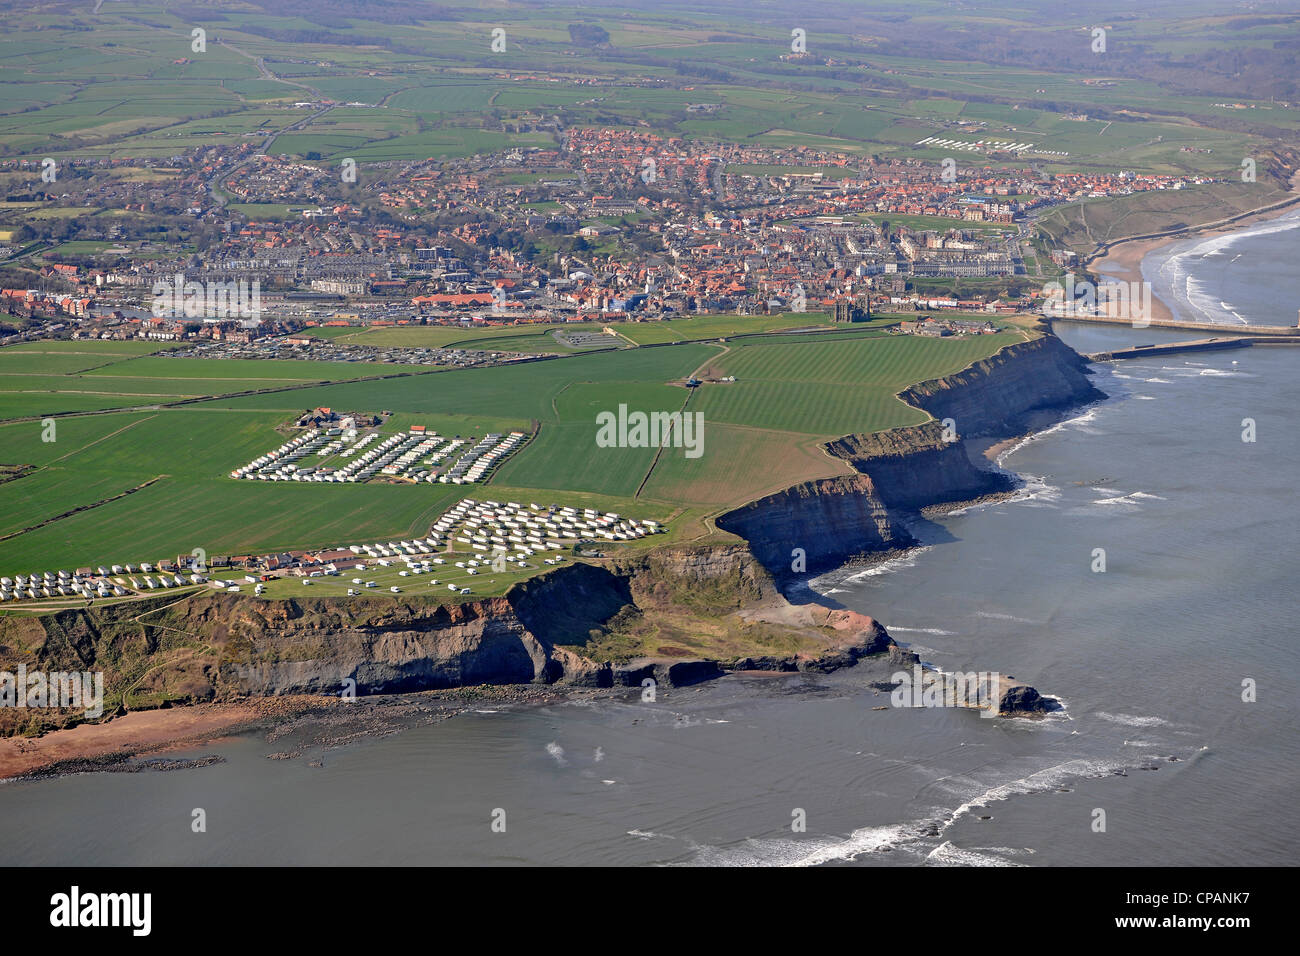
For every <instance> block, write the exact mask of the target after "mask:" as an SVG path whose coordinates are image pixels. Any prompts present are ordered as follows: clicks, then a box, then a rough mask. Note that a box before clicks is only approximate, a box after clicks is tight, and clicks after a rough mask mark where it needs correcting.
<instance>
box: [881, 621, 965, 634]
mask: <svg viewBox="0 0 1300 956" xmlns="http://www.w3.org/2000/svg"><path fill="white" fill-rule="evenodd" d="M888 630H889V631H890V632H891V633H892V632H894V631H901V632H902V633H904V634H938V635H939V636H941V637H951V636H952V635H953V634H955V633H956V631H945V630H944V629H943V628H941V627H903V626H901V625H898V624H891V625H890V626H889V628H888Z"/></svg>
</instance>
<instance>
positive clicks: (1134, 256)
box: [1084, 173, 1300, 322]
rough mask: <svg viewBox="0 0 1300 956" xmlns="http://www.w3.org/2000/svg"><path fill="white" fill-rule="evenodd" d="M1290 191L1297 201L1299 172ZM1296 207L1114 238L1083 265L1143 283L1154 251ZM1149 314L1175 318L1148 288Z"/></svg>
mask: <svg viewBox="0 0 1300 956" xmlns="http://www.w3.org/2000/svg"><path fill="white" fill-rule="evenodd" d="M1290 193H1291V196H1292V197H1293V199H1295V200H1300V173H1297V174H1296V175H1295V176H1294V177H1292V179H1291V190H1290ZM1297 208H1300V203H1297V202H1294V201H1293V202H1292V204H1291V205H1289V206H1284V207H1282V208H1281V209H1270V210H1267V211H1265V212H1256V213H1250V214H1249V215H1246V216H1243V217H1242V218H1240V219H1236V220H1234V221H1233V222H1230V223H1220V224H1218V225H1212V226H1209V227H1192V228H1189V229H1185V230H1183V231H1182V232H1180V233H1178V234H1177V235H1172V236H1161V237H1159V238H1156V239H1116V240H1114V241H1113V242H1111V244H1110V245H1109V246H1108V247H1107V249H1106V251H1105V252H1103V253H1101V254H1100V255H1093V256H1090V257H1089V258H1088V259H1086V260H1085V261H1084V266H1085V268H1087V269H1089V270H1090V271H1093V272H1097V273H1098V274H1100V275H1103V276H1106V277H1107V278H1110V279H1115V280H1118V281H1121V282H1128V283H1141V282H1145V281H1146V280H1145V277H1144V276H1143V274H1142V263H1143V262H1144V261H1145V259H1146V257H1147V256H1148V255H1150V254H1151V253H1153V252H1158V251H1159V250H1161V249H1164V248H1166V247H1168V246H1171V245H1173V244H1174V243H1177V242H1185V241H1187V240H1188V239H1207V238H1210V237H1212V236H1222V235H1226V234H1228V233H1232V232H1239V231H1241V230H1242V229H1246V228H1249V227H1251V226H1256V225H1259V224H1260V223H1265V222H1271V221H1272V220H1274V219H1279V218H1281V217H1282V216H1285V215H1287V214H1288V213H1291V212H1294V211H1295V210H1296V209H1297ZM1150 317H1151V318H1152V319H1156V320H1158V321H1165V322H1174V321H1177V318H1176V317H1175V316H1174V313H1173V310H1172V309H1171V308H1170V307H1169V305H1168V303H1166V302H1165V301H1164V300H1163V299H1161V298H1160V296H1159V295H1157V294H1156V291H1155V289H1152V291H1151V316H1150Z"/></svg>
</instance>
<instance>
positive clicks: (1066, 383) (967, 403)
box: [899, 335, 1106, 438]
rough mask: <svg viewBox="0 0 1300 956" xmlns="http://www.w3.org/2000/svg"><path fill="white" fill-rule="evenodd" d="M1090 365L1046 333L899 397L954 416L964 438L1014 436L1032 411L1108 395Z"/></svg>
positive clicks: (938, 415)
mask: <svg viewBox="0 0 1300 956" xmlns="http://www.w3.org/2000/svg"><path fill="white" fill-rule="evenodd" d="M1087 367H1088V362H1087V360H1086V359H1085V358H1083V356H1081V355H1079V353H1077V352H1075V351H1074V350H1073V349H1071V348H1070V347H1069V346H1068V345H1066V344H1065V343H1064V342H1062V341H1061V340H1060V339H1058V338H1057V337H1056V336H1055V335H1043V336H1041V337H1039V338H1037V339H1034V340H1033V341H1031V342H1024V343H1021V344H1019V345H1011V346H1008V347H1007V348H1005V349H1003V350H1002V351H1000V352H998V353H997V354H996V355H993V356H991V357H990V358H987V359H984V360H983V361H980V362H976V363H975V364H974V365H971V366H970V367H969V368H967V369H964V370H963V371H961V372H958V373H957V374H956V375H949V376H946V377H944V378H939V379H934V380H932V381H928V382H922V383H921V384H919V385H914V386H912V387H911V388H909V389H907V390H906V391H903V392H900V393H899V397H900V398H902V399H903V401H905V402H907V403H909V404H911V405H915V406H916V407H918V408H923V409H925V411H927V412H929V413H930V414H931V415H933V416H934V417H935V418H936V419H940V420H942V419H945V418H951V419H952V420H953V421H954V422H956V425H957V431H958V433H959V434H961V435H962V436H963V437H965V438H975V437H977V436H981V435H1010V434H1014V433H1015V432H1016V431H1018V430H1019V429H1021V428H1022V427H1023V426H1024V424H1025V421H1026V416H1027V415H1028V414H1029V413H1030V412H1033V411H1038V410H1041V409H1050V408H1068V407H1070V406H1072V405H1081V404H1084V403H1086V402H1092V401H1096V400H1098V399H1101V398H1105V397H1106V396H1105V395H1104V394H1103V393H1102V392H1101V391H1099V390H1098V389H1097V388H1096V387H1095V386H1094V385H1093V384H1092V382H1091V381H1090V380H1089V378H1088V373H1087V372H1086V369H1087Z"/></svg>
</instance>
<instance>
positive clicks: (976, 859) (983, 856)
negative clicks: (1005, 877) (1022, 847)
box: [925, 840, 1025, 866]
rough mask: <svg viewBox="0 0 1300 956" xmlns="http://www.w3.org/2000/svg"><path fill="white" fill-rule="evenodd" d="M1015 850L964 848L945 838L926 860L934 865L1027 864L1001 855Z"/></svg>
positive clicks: (1004, 848)
mask: <svg viewBox="0 0 1300 956" xmlns="http://www.w3.org/2000/svg"><path fill="white" fill-rule="evenodd" d="M994 851H998V852H994ZM1013 852H1016V851H1014V850H1011V849H1010V848H1009V847H986V848H982V849H963V848H962V847H959V846H955V845H954V844H953V843H952V842H951V841H949V840H945V841H944V842H942V843H940V844H939V845H938V846H937V847H935V848H934V849H933V850H931V851H930V854H929V856H927V857H926V858H925V862H926V863H927V864H930V865H933V866H1025V864H1024V863H1016V862H1014V861H1013V860H1008V859H1007V858H1006V857H1004V856H1001V855H1000V853H1013ZM1022 852H1023V851H1022Z"/></svg>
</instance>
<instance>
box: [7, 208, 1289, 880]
mask: <svg viewBox="0 0 1300 956" xmlns="http://www.w3.org/2000/svg"><path fill="white" fill-rule="evenodd" d="M1297 227H1300V218H1298V217H1297V216H1294V215H1293V216H1288V217H1284V218H1283V219H1280V220H1276V221H1274V222H1273V223H1266V224H1264V225H1261V226H1252V227H1249V228H1247V229H1244V230H1242V231H1241V232H1240V233H1238V234H1234V235H1228V236H1221V237H1214V238H1213V239H1204V240H1195V241H1192V242H1190V243H1180V244H1179V245H1178V246H1173V247H1168V248H1166V249H1164V250H1161V251H1160V252H1159V253H1157V254H1156V255H1155V256H1154V257H1152V259H1151V261H1149V262H1148V263H1147V264H1146V266H1147V270H1148V277H1149V278H1150V280H1151V281H1153V282H1155V283H1156V284H1157V294H1159V295H1161V296H1162V297H1167V301H1168V300H1173V301H1174V302H1177V303H1181V305H1180V306H1179V308H1180V309H1181V310H1185V309H1187V308H1193V309H1195V311H1196V317H1197V318H1199V319H1204V318H1206V317H1209V318H1212V320H1213V321H1217V322H1223V323H1230V324H1241V323H1242V322H1243V321H1244V322H1247V323H1257V324H1290V322H1292V321H1294V319H1295V315H1296V309H1297V307H1298V306H1300V271H1297V270H1295V269H1293V268H1290V267H1289V265H1288V263H1287V258H1288V255H1289V254H1288V253H1287V252H1286V249H1287V248H1293V247H1292V246H1291V243H1292V242H1293V241H1294V232H1293V230H1294V229H1295V228H1297ZM1180 297H1183V298H1180ZM1057 331H1058V333H1059V334H1060V335H1061V337H1062V338H1063V339H1064V340H1065V341H1066V342H1067V343H1068V344H1070V345H1072V346H1073V347H1075V348H1076V349H1078V350H1080V351H1082V352H1097V351H1104V350H1110V349H1114V348H1116V347H1120V346H1124V345H1135V344H1142V343H1149V342H1161V341H1171V340H1176V339H1179V338H1194V337H1200V336H1203V335H1204V333H1187V334H1182V333H1177V332H1170V331H1163V330H1153V329H1143V330H1138V331H1134V330H1128V329H1124V328H1101V327H1088V326H1083V325H1077V324H1075V325H1071V324H1060V325H1058V327H1057ZM1095 368H1096V379H1095V380H1096V384H1097V385H1098V386H1099V387H1100V388H1101V389H1102V391H1104V392H1105V393H1106V394H1107V395H1108V396H1109V397H1108V398H1107V399H1105V400H1104V401H1100V402H1097V403H1096V404H1093V405H1091V406H1088V407H1085V408H1080V409H1077V410H1074V411H1073V412H1072V413H1070V414H1069V415H1068V417H1067V418H1066V419H1065V420H1064V421H1060V422H1058V423H1056V424H1053V425H1052V426H1051V427H1047V428H1045V429H1044V430H1042V431H1039V432H1037V433H1035V434H1033V435H1032V436H1030V437H1027V438H1025V439H1024V440H1022V441H1019V442H1018V443H1016V444H1014V445H1013V446H1011V447H1009V448H1006V449H1003V450H1002V452H1001V454H1000V455H999V456H998V457H997V465H998V466H999V467H1001V468H1004V469H1006V470H1008V471H1011V472H1014V473H1016V474H1018V475H1020V476H1021V478H1022V480H1023V485H1022V487H1021V489H1020V491H1019V492H1018V493H1016V494H1015V495H1014V496H1013V497H1011V498H1010V499H1008V500H1004V501H1000V502H995V503H989V504H983V505H979V506H974V507H968V508H963V509H954V510H953V511H952V512H951V513H949V514H946V515H942V516H939V517H936V518H933V519H930V520H921V521H918V522H917V523H916V526H915V527H914V528H913V531H914V533H915V534H916V535H917V537H918V538H919V539H920V541H921V542H922V544H921V546H920V547H919V548H917V549H916V550H914V551H911V552H909V553H908V554H906V555H904V556H902V557H899V558H897V559H896V560H891V561H889V562H887V563H885V564H883V565H878V566H876V567H871V568H865V569H864V568H861V567H858V568H845V569H841V570H839V571H836V572H834V573H831V574H827V575H824V576H822V577H820V578H818V579H816V580H814V581H811V582H809V584H808V586H809V587H810V588H812V589H813V590H815V591H817V592H818V593H819V594H821V595H823V596H824V599H825V600H827V601H833V602H836V603H838V604H840V605H843V606H845V607H849V608H852V609H854V610H857V611H861V612H863V613H866V614H870V615H872V616H874V617H876V618H877V619H878V620H880V621H881V622H882V623H884V624H885V626H886V627H887V628H888V629H889V632H890V633H891V634H892V635H893V636H894V638H895V639H896V640H898V641H899V642H901V643H905V644H907V645H908V646H910V647H911V649H912V650H914V651H915V652H917V653H918V654H919V655H920V656H921V658H922V659H923V660H925V661H926V662H928V663H930V664H932V665H934V666H935V667H938V668H941V669H943V670H946V671H958V670H962V671H992V672H997V673H1000V674H1006V675H1013V676H1014V677H1015V678H1016V679H1018V680H1021V681H1025V682H1028V683H1030V684H1032V685H1033V686H1035V687H1036V688H1038V689H1039V690H1040V691H1041V692H1042V693H1044V694H1048V695H1052V696H1054V697H1056V698H1058V699H1059V700H1060V701H1061V703H1062V709H1061V710H1060V711H1058V712H1056V713H1054V714H1052V715H1049V716H1047V717H1045V718H1043V719H1039V720H1024V719H985V718H982V717H980V716H979V715H978V714H977V713H976V712H974V711H971V710H967V709H959V708H914V707H895V706H892V705H891V699H890V695H889V693H888V692H887V691H881V690H879V689H876V688H873V687H872V686H871V681H872V680H873V679H878V675H874V678H873V675H871V674H869V673H868V672H866V671H864V670H862V669H860V668H858V669H846V670H842V671H839V672H837V673H834V674H830V675H791V676H741V675H731V676H728V677H725V678H723V679H720V680H716V681H712V682H708V683H705V684H702V685H697V686H694V687H687V688H681V689H660V691H659V693H658V694H657V695H656V699H655V701H653V702H645V701H642V699H641V695H640V691H639V690H629V691H628V692H627V693H626V694H625V695H621V696H615V697H612V698H603V699H596V700H590V699H585V700H580V701H579V700H574V701H568V702H562V703H553V704H548V705H545V706H536V705H514V706H509V705H491V706H487V705H485V706H483V707H480V708H477V709H469V710H467V711H466V712H464V713H461V714H460V715H458V716H456V717H454V718H451V719H447V720H441V721H438V722H436V723H433V724H430V725H421V726H412V727H410V728H409V729H405V730H402V731H401V732H398V733H392V734H389V735H386V736H380V737H374V736H369V737H361V738H358V739H356V740H354V741H352V742H348V743H345V744H337V745H331V746H321V745H319V744H315V743H312V742H306V743H304V744H303V746H304V747H305V748H306V750H305V752H304V753H303V755H302V756H300V757H298V758H296V759H288V760H285V759H268V756H267V755H268V754H270V753H271V752H273V751H285V750H288V749H291V747H292V746H293V744H292V741H286V740H277V741H275V742H274V743H269V742H268V741H267V740H266V739H265V738H264V737H262V736H259V735H251V736H244V737H238V738H235V739H232V740H228V741H225V742H223V743H220V744H216V745H209V746H206V747H201V748H197V749H195V750H194V751H192V752H191V753H189V754H181V755H173V756H186V755H188V756H195V757H199V756H206V755H209V754H217V755H219V756H221V757H223V758H224V760H223V761H222V762H219V763H214V764H210V765H207V766H202V767H196V768H193V769H185V770H174V771H170V772H157V771H144V772H139V773H102V772H96V773H83V774H76V775H69V776H63V777H58V778H52V779H45V780H37V781H15V782H8V783H4V784H0V846H3V847H4V848H5V853H4V857H5V860H6V862H7V863H9V864H11V865H15V864H68V865H100V864H102V865H120V864H325V865H337V866H347V865H356V864H392V865H420V864H464V865H656V866H701V865H703V866H1040V867H1041V866H1060V865H1087V866H1105V865H1124V866H1147V865H1152V864H1165V865H1180V866H1215V865H1229V864H1231V865H1248V866H1249V865H1269V864H1281V865H1295V864H1296V863H1300V804H1298V803H1297V801H1296V799H1295V794H1296V793H1297V792H1300V735H1298V734H1297V732H1296V724H1297V721H1296V717H1297V701H1298V700H1300V654H1298V653H1297V643H1298V642H1300V628H1298V627H1297V624H1296V620H1297V618H1296V612H1295V594H1296V590H1297V582H1298V581H1300V555H1298V554H1297V550H1296V548H1295V543H1296V539H1297V530H1300V521H1298V519H1300V508H1298V507H1297V503H1296V493H1295V488H1294V483H1295V482H1296V481H1297V479H1298V477H1300V441H1297V438H1296V431H1295V428H1296V410H1297V409H1300V350H1298V349H1293V348H1286V347H1254V348H1249V349H1242V350H1237V351H1227V352H1207V353H1191V354H1183V355H1170V356H1166V357H1152V358H1150V359H1146V360H1136V361H1120V362H1111V363H1106V364H1102V365H1098V366H1096V367H1095ZM196 810H202V811H203V813H202V818H203V821H204V826H203V827H202V828H201V831H200V832H196V830H198V829H200V828H198V827H197V825H196V824H195V822H194V821H195V820H196V819H197V814H196V813H195V811H196Z"/></svg>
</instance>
